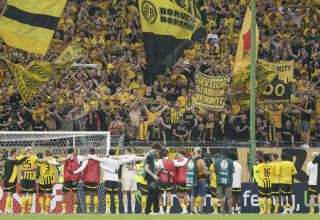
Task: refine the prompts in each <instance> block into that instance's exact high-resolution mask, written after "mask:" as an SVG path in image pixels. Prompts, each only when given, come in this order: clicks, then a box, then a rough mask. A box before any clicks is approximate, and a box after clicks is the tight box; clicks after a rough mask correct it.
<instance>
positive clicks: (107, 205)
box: [106, 193, 111, 212]
mask: <svg viewBox="0 0 320 220" xmlns="http://www.w3.org/2000/svg"><path fill="white" fill-rule="evenodd" d="M110 203H111V197H110V194H108V193H107V194H106V212H110Z"/></svg>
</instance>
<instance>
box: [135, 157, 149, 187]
mask: <svg viewBox="0 0 320 220" xmlns="http://www.w3.org/2000/svg"><path fill="white" fill-rule="evenodd" d="M136 169H137V174H136V182H137V183H140V184H142V185H147V184H148V183H147V181H146V180H145V179H144V177H143V169H144V163H142V162H141V163H138V164H136Z"/></svg>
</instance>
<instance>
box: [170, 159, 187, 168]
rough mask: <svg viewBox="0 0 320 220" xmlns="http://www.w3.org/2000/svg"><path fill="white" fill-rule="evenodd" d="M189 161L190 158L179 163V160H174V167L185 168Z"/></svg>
mask: <svg viewBox="0 0 320 220" xmlns="http://www.w3.org/2000/svg"><path fill="white" fill-rule="evenodd" d="M187 161H188V158H184V159H183V161H180V162H179V161H177V160H173V163H174V166H175V167H183V166H184V165H186V163H187Z"/></svg>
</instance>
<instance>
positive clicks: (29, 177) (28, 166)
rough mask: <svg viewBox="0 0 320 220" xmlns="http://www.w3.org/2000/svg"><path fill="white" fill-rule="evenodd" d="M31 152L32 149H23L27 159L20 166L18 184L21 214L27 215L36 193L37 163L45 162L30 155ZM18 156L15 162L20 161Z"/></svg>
mask: <svg viewBox="0 0 320 220" xmlns="http://www.w3.org/2000/svg"><path fill="white" fill-rule="evenodd" d="M32 154H33V150H32V147H26V148H25V155H26V156H27V157H28V159H26V160H25V161H24V162H23V163H22V164H21V169H20V170H21V183H20V192H21V194H22V195H21V210H22V211H21V213H22V214H25V213H26V212H27V213H28V212H29V210H30V209H31V207H32V200H33V194H34V193H35V191H36V178H37V177H36V170H37V162H40V161H41V162H44V161H45V160H39V159H38V157H36V156H34V155H32ZM21 157H24V156H20V157H17V160H20V158H21ZM27 194H28V195H29V196H28V202H27V200H26V196H27Z"/></svg>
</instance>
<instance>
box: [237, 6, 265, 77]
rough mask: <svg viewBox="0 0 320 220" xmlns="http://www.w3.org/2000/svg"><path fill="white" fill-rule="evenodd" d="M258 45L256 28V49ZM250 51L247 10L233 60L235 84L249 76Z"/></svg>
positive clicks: (249, 25)
mask: <svg viewBox="0 0 320 220" xmlns="http://www.w3.org/2000/svg"><path fill="white" fill-rule="evenodd" d="M258 44H259V29H258V26H256V45H257V46H256V49H257V50H258ZM250 51H251V10H250V9H249V8H248V9H247V11H246V14H245V16H244V21H243V24H242V29H241V32H240V37H239V42H238V48H237V53H236V58H235V66H234V75H235V76H234V78H235V83H239V82H241V81H242V80H244V78H247V77H248V75H249V72H248V70H247V69H248V66H249V65H250Z"/></svg>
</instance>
